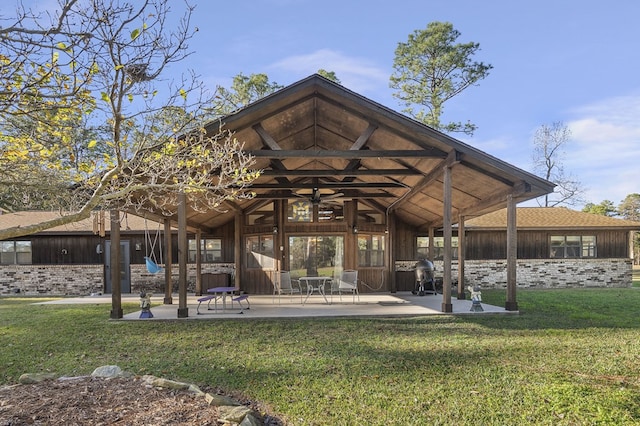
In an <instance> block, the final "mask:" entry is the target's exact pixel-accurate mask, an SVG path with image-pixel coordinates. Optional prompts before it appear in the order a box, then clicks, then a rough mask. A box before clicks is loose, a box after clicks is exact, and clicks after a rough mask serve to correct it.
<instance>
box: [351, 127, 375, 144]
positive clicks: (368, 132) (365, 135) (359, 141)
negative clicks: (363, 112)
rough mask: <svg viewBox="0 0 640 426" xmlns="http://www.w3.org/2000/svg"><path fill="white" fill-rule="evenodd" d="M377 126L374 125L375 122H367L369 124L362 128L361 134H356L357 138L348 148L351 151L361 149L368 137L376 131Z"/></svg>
mask: <svg viewBox="0 0 640 426" xmlns="http://www.w3.org/2000/svg"><path fill="white" fill-rule="evenodd" d="M377 128H378V126H376V125H375V124H371V123H369V126H368V127H367V128H366V129H365V130H364V132H362V134H361V135H360V136H358V139H357V140H356V141H355V143H354V144H353V145H352V146H351V148H349V149H350V150H352V151H359V150H361V149H362V147H363V146H365V145H366V143H367V142H368V141H369V138H370V137H371V135H372V134H373V132H375V131H376V129H377Z"/></svg>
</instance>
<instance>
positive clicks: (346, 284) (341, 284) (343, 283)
mask: <svg viewBox="0 0 640 426" xmlns="http://www.w3.org/2000/svg"><path fill="white" fill-rule="evenodd" d="M336 291H337V292H338V294H339V295H340V301H342V293H351V294H352V295H353V303H355V302H356V296H358V301H360V292H359V291H358V271H355V270H351V269H346V270H344V271H342V273H341V274H340V278H337V279H334V280H333V281H332V282H331V294H333V293H334V292H336Z"/></svg>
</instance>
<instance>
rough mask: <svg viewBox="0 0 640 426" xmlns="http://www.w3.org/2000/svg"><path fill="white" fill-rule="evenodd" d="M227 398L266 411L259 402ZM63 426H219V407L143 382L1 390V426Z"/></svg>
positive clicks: (80, 380) (75, 381)
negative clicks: (115, 425) (116, 425)
mask: <svg viewBox="0 0 640 426" xmlns="http://www.w3.org/2000/svg"><path fill="white" fill-rule="evenodd" d="M203 391H204V392H208V393H211V394H215V393H221V392H219V391H218V392H217V391H216V390H215V389H203ZM228 396H231V397H233V398H235V399H237V400H238V401H241V402H243V403H245V404H246V405H248V406H251V408H253V409H254V410H255V411H256V412H258V413H264V412H265V410H264V407H260V405H259V404H258V403H255V402H251V401H244V400H243V399H242V398H239V397H238V396H237V395H228ZM61 424H64V425H95V426H98V425H114V424H120V425H142V424H144V425H220V423H219V422H218V411H217V408H216V407H214V406H210V405H208V404H207V401H206V400H205V398H204V397H202V396H197V395H195V394H193V393H190V392H188V391H186V390H168V389H158V388H153V387H149V386H146V385H145V384H144V382H143V381H142V380H141V379H135V378H130V379H128V378H113V379H105V378H96V377H89V376H87V377H77V378H70V379H63V380H48V381H44V382H42V383H37V384H26V385H15V386H3V387H0V426H9V425H11V426H13V425H61ZM264 424H265V425H268V426H281V425H284V423H282V422H281V421H280V420H278V419H277V418H276V417H272V416H270V415H265V416H264Z"/></svg>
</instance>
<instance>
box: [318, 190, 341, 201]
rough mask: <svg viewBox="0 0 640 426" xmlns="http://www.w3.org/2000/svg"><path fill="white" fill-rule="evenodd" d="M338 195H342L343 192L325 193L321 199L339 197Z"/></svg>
mask: <svg viewBox="0 0 640 426" xmlns="http://www.w3.org/2000/svg"><path fill="white" fill-rule="evenodd" d="M340 197H344V193H342V192H336V193H334V194H329V195H325V196H324V197H322V199H323V200H331V199H333V198H340Z"/></svg>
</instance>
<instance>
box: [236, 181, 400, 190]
mask: <svg viewBox="0 0 640 426" xmlns="http://www.w3.org/2000/svg"><path fill="white" fill-rule="evenodd" d="M317 188H320V189H335V190H341V189H366V188H369V189H380V188H406V185H403V184H401V183H394V182H348V183H345V182H292V183H290V184H288V185H281V184H278V183H254V184H251V185H250V186H249V187H247V189H249V190H255V189H317Z"/></svg>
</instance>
